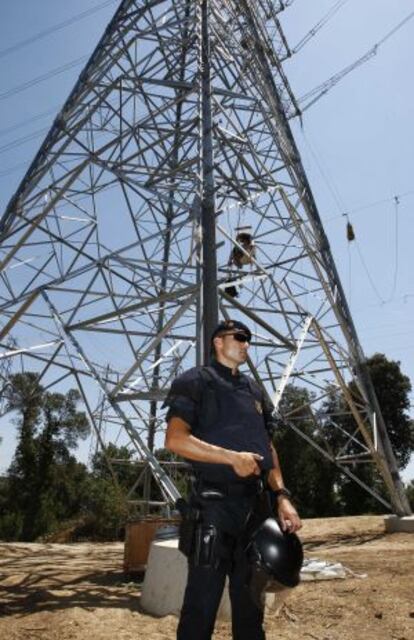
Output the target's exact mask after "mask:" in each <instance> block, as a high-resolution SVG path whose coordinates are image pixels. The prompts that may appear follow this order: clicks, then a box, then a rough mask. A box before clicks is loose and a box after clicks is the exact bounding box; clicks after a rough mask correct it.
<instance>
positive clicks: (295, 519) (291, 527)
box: [277, 496, 302, 533]
mask: <svg viewBox="0 0 414 640" xmlns="http://www.w3.org/2000/svg"><path fill="white" fill-rule="evenodd" d="M277 512H278V516H279V522H280V526H281V527H282V530H283V531H287V532H288V533H294V532H295V531H298V530H299V529H300V528H301V527H302V523H301V521H300V518H299V515H298V512H297V511H296V509H295V507H294V506H293V504H292V503H291V501H290V500H289V498H287V497H286V496H280V497H279V498H278V499H277Z"/></svg>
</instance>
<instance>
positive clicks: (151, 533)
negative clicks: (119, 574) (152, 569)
mask: <svg viewBox="0 0 414 640" xmlns="http://www.w3.org/2000/svg"><path fill="white" fill-rule="evenodd" d="M178 523H179V520H178V519H177V518H174V519H173V518H161V517H155V516H153V517H151V516H146V517H143V518H140V519H139V520H134V521H132V522H128V523H127V525H126V529H125V548H124V571H125V573H139V572H141V571H145V568H146V565H147V562H148V555H149V551H150V547H151V543H152V541H153V540H154V537H155V534H156V533H157V531H158V529H160V528H162V527H167V526H174V525H178Z"/></svg>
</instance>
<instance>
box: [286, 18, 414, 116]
mask: <svg viewBox="0 0 414 640" xmlns="http://www.w3.org/2000/svg"><path fill="white" fill-rule="evenodd" d="M413 17H414V11H412V12H411V13H410V14H409V15H408V16H406V17H405V18H404V20H401V22H399V23H398V24H397V25H396V26H395V27H394V28H393V29H391V31H389V32H388V33H387V34H385V36H384V37H383V38H381V40H379V42H377V43H376V44H375V45H374V46H373V47H371V49H369V51H367V52H366V53H365V54H364V55H363V56H361V57H360V58H358V59H357V60H355V61H354V62H353V63H352V64H350V65H348V66H347V67H345V68H344V69H342V70H341V71H338V72H337V73H335V74H334V75H333V76H331V77H330V78H329V79H328V80H325V82H323V83H322V84H320V85H318V86H317V87H315V88H314V89H312V90H311V91H308V93H305V94H304V95H303V96H302V97H301V98H299V100H298V103H299V104H300V105H302V104H303V103H305V104H304V106H301V111H302V113H303V112H304V111H306V110H307V109H309V107H311V106H312V105H314V104H315V102H317V101H318V100H320V99H321V98H322V97H323V96H324V95H325V94H326V93H328V91H330V90H331V89H332V88H333V87H334V86H335V85H337V84H338V82H340V81H341V80H342V79H343V78H345V76H347V75H348V74H350V73H351V72H352V71H354V70H355V69H357V68H358V67H360V66H361V65H363V64H365V62H368V60H370V59H371V58H373V57H374V56H376V55H377V53H378V49H379V48H380V47H381V46H382V45H383V44H384V43H385V42H386V41H387V40H389V38H391V37H392V36H393V35H394V34H395V33H397V31H399V30H400V29H401V28H402V27H403V26H404V25H406V24H407V22H408V21H409V20H411V19H412V18H413Z"/></svg>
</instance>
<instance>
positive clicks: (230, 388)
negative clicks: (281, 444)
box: [164, 361, 275, 482]
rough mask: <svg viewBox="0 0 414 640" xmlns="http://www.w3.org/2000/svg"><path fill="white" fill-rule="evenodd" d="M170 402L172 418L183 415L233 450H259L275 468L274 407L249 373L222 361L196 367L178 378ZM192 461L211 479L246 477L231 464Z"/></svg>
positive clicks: (204, 435)
mask: <svg viewBox="0 0 414 640" xmlns="http://www.w3.org/2000/svg"><path fill="white" fill-rule="evenodd" d="M203 369H204V372H203V371H202V370H203ZM206 369H207V371H206ZM207 374H208V375H207ZM206 380H207V383H206ZM164 404H165V405H166V406H168V412H167V416H166V419H167V420H169V419H170V418H172V417H174V416H175V417H178V418H181V419H182V420H184V421H185V422H186V423H187V424H188V425H189V426H190V428H191V433H192V434H193V435H194V436H195V437H197V438H199V439H200V440H203V441H204V442H208V443H210V444H214V445H217V446H220V447H223V448H225V449H231V450H233V451H249V452H251V453H258V454H260V455H261V456H263V461H262V462H261V463H260V466H261V468H262V469H263V470H268V469H271V468H272V467H273V458H272V452H271V448H270V442H271V435H272V433H273V431H274V428H275V422H274V419H273V418H272V411H273V406H272V405H271V404H270V402H269V401H268V400H267V398H266V397H265V395H264V394H263V392H262V390H261V388H260V387H259V385H258V384H257V383H256V382H254V381H253V380H252V379H250V378H248V377H247V376H246V375H244V374H242V373H240V372H237V373H236V374H233V373H232V370H231V369H230V368H229V367H226V366H224V365H223V364H221V363H219V362H217V361H213V362H212V364H211V365H210V366H209V367H207V368H206V367H194V368H192V369H189V370H188V371H185V372H184V373H183V374H181V375H180V376H178V377H177V378H176V379H175V380H174V381H173V383H172V385H171V389H170V392H169V394H168V397H167V399H166V401H165V403H164ZM191 463H192V465H193V468H194V470H195V472H196V474H197V475H198V476H199V477H201V478H203V479H204V480H207V481H211V482H245V481H246V479H245V478H241V477H240V476H238V475H237V474H236V473H235V472H234V470H233V468H232V467H231V466H230V465H224V464H212V463H203V462H194V461H191Z"/></svg>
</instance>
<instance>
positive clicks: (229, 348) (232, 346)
mask: <svg viewBox="0 0 414 640" xmlns="http://www.w3.org/2000/svg"><path fill="white" fill-rule="evenodd" d="M239 335H240V334H239ZM248 348H249V342H248V341H247V340H245V341H243V342H240V340H237V339H236V338H235V334H234V333H228V334H226V335H224V336H221V337H220V340H218V341H217V354H218V355H219V356H221V357H222V358H224V359H226V360H227V361H229V362H231V363H232V364H235V365H239V364H243V362H246V360H247V350H248Z"/></svg>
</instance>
